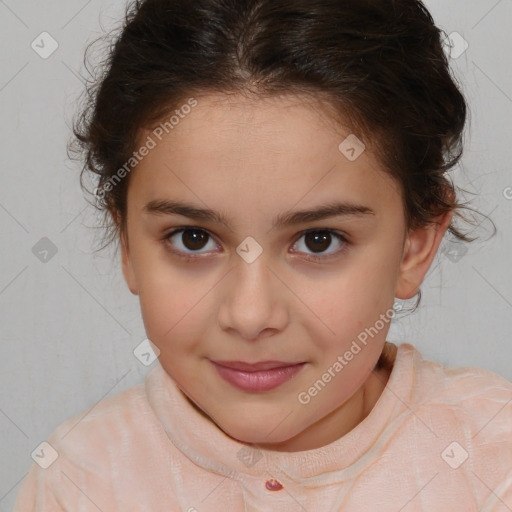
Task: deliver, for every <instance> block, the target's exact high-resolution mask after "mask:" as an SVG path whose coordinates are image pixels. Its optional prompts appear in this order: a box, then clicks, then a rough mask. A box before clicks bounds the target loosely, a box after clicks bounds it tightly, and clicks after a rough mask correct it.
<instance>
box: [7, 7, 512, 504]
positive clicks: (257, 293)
mask: <svg viewBox="0 0 512 512" xmlns="http://www.w3.org/2000/svg"><path fill="white" fill-rule="evenodd" d="M465 119H466V103H465V100H464V98H463V96H462V94H461V92H460V91H459V89H458V87H457V86H456V84H455V83H454V80H453V79H452V77H451V74H450V71H449V67H448V63H447V59H446V57H445V55H444V53H443V46H442V38H441V31H440V30H439V29H438V28H437V27H436V26H435V25H434V22H433V20H432V18H431V16H430V14H429V13H428V11H427V9H426V8H425V6H424V5H423V4H422V3H421V2H420V1H418V0H236V1H235V0H196V1H194V2H190V1H189V0H139V1H136V2H135V3H133V4H132V5H131V6H130V7H129V8H128V10H127V13H126V20H125V24H124V26H123V30H122V33H121V35H120V37H119V38H118V39H117V41H116V42H115V44H113V45H112V47H111V52H110V54H109V56H108V59H107V66H106V69H105V74H104V75H103V76H102V77H101V78H100V79H98V80H97V81H96V82H95V83H93V84H91V86H90V87H89V96H88V103H87V104H86V108H84V109H83V111H82V113H81V116H80V117H79V118H78V120H77V123H76V125H75V129H74V133H75V135H76V140H77V142H78V146H76V147H75V149H76V150H77V151H80V150H81V151H83V152H84V160H85V167H84V171H85V170H88V171H92V172H94V173H96V174H97V175H98V176H99V182H98V184H97V188H96V190H95V196H96V200H97V206H98V208H100V209H102V210H103V211H104V213H105V222H106V227H107V229H108V231H109V232H110V240H109V242H112V241H118V242H120V247H121V261H122V269H123V274H124V277H125V279H126V282H127V285H128V288H129V289H130V291H131V292H132V293H133V294H136V295H138V296H139V299H140V305H141V312H142V318H143V321H144V326H145V329H146V332H147V336H148V341H147V344H146V345H145V349H144V350H145V352H144V353H145V355H146V359H148V358H150V357H151V352H150V350H149V349H150V348H151V349H152V350H153V351H154V352H155V355H156V356H158V361H157V364H156V366H155V367H154V368H153V369H152V370H151V371H150V373H149V374H148V375H147V377H146V380H145V382H143V383H141V384H140V385H138V386H135V387H133V388H130V389H128V390H127V391H124V392H122V393H119V394H117V395H115V396H113V397H110V398H106V399H104V400H102V401H101V402H100V403H98V404H96V405H95V406H94V407H91V408H90V409H89V410H87V411H85V414H84V413H82V414H81V415H80V416H79V417H78V416H77V417H74V418H71V419H70V420H68V421H66V422H64V423H62V424H61V425H59V426H58V427H57V428H56V429H55V430H54V431H53V433H52V434H51V435H50V436H49V438H48V439H47V440H46V441H45V442H44V443H42V444H41V445H40V446H39V447H38V448H37V449H36V450H35V455H34V460H35V462H34V464H33V465H32V466H31V468H30V471H29V473H28V475H27V477H26V479H25V480H24V482H23V484H22V487H21V488H20V491H19V495H18V500H17V503H16V505H15V508H14V511H15V512H28V511H37V512H43V511H45V512H50V511H81V512H85V511H87V512H89V511H98V510H100V511H104V512H107V511H108V512H114V511H120V512H121V511H122V512H126V511H132V510H133V511H136V510H137V511H188V512H192V511H194V512H195V511H197V512H201V511H210V512H211V511H280V512H283V511H284V512H288V511H290V512H291V511H299V510H302V511H306V510H307V511H310V512H313V511H315V512H316V511H320V510H321V511H324V512H326V511H340V510H343V511H350V512H352V511H354V512H355V511H357V512H359V511H366V510H368V511H375V510H378V511H380V512H391V511H392V512H398V511H429V512H432V511H450V512H453V511H464V512H469V511H484V510H485V511H486V512H489V511H493V512H499V511H500V512H504V511H506V510H509V511H510V510H512V384H511V383H509V382H507V381H506V380H505V379H503V378H501V377H500V376H498V375H496V374H493V373H490V372H488V371H484V370H481V369H477V368H458V367H448V366H444V365H441V364H439V363H436V362H432V361H427V360H424V359H423V358H422V357H421V354H420V353H419V352H418V350H417V349H415V348H414V347H413V345H411V344H408V343H403V344H400V345H399V346H398V347H397V346H395V345H394V344H392V343H390V342H387V341H386V335H387V332H388V330H389V327H390V322H391V320H392V318H393V317H394V316H395V312H396V310H399V309H400V304H399V303H396V304H395V299H400V300H406V299H410V298H412V297H414V296H415V295H416V294H419V289H420V285H421V284H422V281H423V279H424V277H425V275H426V273H427V271H428V269H429V268H430V266H431V263H432V261H433V258H434V257H435V255H436V253H437V250H438V248H439V245H440V243H441V241H442V239H443V236H444V235H445V233H446V231H449V232H450V233H451V234H452V235H454V236H456V237H457V238H459V239H460V240H462V241H471V239H470V238H469V237H467V235H465V234H463V233H462V232H461V231H459V230H458V229H457V228H456V227H455V226H454V225H453V223H452V221H453V216H454V215H459V212H458V210H459V209H460V208H462V206H461V205H460V204H458V202H457V198H456V194H455V190H454V187H453V185H452V184H451V182H450V180H449V179H448V177H447V172H448V171H449V170H450V169H451V168H452V167H453V166H454V165H455V164H456V163H457V161H458V160H459V158H460V156H461V153H462V146H461V137H462V132H463V129H464V124H465ZM420 297H421V295H420ZM149 340H150V341H149Z"/></svg>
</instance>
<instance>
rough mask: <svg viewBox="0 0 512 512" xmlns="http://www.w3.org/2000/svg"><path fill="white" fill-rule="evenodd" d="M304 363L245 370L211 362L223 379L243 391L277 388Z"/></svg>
mask: <svg viewBox="0 0 512 512" xmlns="http://www.w3.org/2000/svg"><path fill="white" fill-rule="evenodd" d="M305 364H306V363H301V364H296V365H293V366H283V367H281V368H274V369H272V370H261V371H257V372H247V371H242V370H234V369H233V368H227V367H226V366H221V365H219V364H216V363H213V365H214V366H215V368H217V371H218V372H219V374H220V376H221V377H222V378H223V379H224V380H225V381H227V382H229V383H230V384H232V385H233V386H235V387H237V388H239V389H242V390H244V391H269V390H271V389H274V388H277V387H278V386H280V385H281V384H284V383H285V382H286V381H287V380H289V379H291V378H292V377H293V376H294V375H296V374H297V373H298V372H299V371H300V370H301V369H302V367H303V366H304V365H305Z"/></svg>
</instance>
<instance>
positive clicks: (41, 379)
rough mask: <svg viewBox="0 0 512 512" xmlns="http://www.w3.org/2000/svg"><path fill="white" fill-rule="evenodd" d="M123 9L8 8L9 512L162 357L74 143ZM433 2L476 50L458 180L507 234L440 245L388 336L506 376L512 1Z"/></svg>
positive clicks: (5, 348)
mask: <svg viewBox="0 0 512 512" xmlns="http://www.w3.org/2000/svg"><path fill="white" fill-rule="evenodd" d="M124 5H125V2H124V1H117V2H106V1H101V0H89V1H88V2H82V1H80V0H73V1H70V0H67V1H64V0H60V1H54V2H52V3H47V2H35V1H28V0H16V1H14V0H5V1H3V0H0V29H1V34H2V35H1V39H2V45H1V50H0V51H1V54H0V63H1V64H0V111H1V118H0V130H1V131H0V141H1V145H2V151H1V155H2V162H1V166H2V170H1V173H0V180H1V181H0V228H1V234H2V243H1V245H0V262H1V272H0V319H1V329H0V336H1V343H0V375H1V377H0V378H1V389H2V395H1V400H0V434H1V436H0V439H1V443H0V460H1V461H2V462H1V466H0V511H9V510H10V509H11V508H12V506H13V504H14V500H15V497H16V494H17V491H18V489H19V484H20V482H21V480H22V479H23V478H24V476H25V474H26V472H27V470H28V467H29V466H30V464H31V463H32V459H31V457H30V454H31V453H32V451H33V450H34V449H35V448H36V447H37V446H38V445H39V444H40V443H41V442H42V441H43V440H44V439H45V438H46V437H47V436H48V435H49V434H50V432H51V431H52V430H53V429H54V428H55V427H56V426H57V425H58V424H59V423H61V422H62V421H64V420H65V419H67V418H69V417H70V416H72V415H75V414H78V413H80V412H82V411H83V410H85V409H86V408H88V407H90V406H92V405H94V404H95V403H97V402H98V401H100V400H102V399H103V398H105V397H107V396H112V395H114V394H117V393H118V392H120V391H123V390H124V389H126V388H128V387H131V386H133V385H135V384H137V383H138V382H140V381H141V380H143V379H144V377H145V375H146V374H147V372H148V371H149V370H150V369H151V368H152V367H153V366H154V364H156V363H153V364H151V365H150V366H144V365H143V364H141V362H140V361H139V360H138V359H137V358H136V357H135V356H134V354H133V350H134V349H135V347H137V346H138V345H139V344H140V343H141V341H142V340H144V339H145V337H146V336H145V332H144V327H143V323H142V319H141V315H140V309H139V303H138V298H137V297H136V296H132V295H131V294H130V292H129V291H128V289H127V287H126V285H125V283H124V280H123V277H122V273H121V270H120V265H119V262H118V260H117V259H114V258H113V251H112V250H109V251H104V252H101V253H99V254H97V255H94V254H92V250H93V249H94V248H96V247H98V240H99V235H100V234H101V233H99V232H97V230H96V229H95V228H94V226H95V224H96V222H97V217H96V214H95V212H94V210H93V209H92V208H91V207H89V206H88V205H87V203H86V202H85V200H84V199H83V196H82V192H81V190H80V187H79V181H78V177H79V170H80V168H79V166H78V164H76V163H74V162H71V161H69V160H68V159H67V155H66V148H65V146H66V143H67V141H68V138H69V136H70V133H71V132H70V128H69V127H70V122H71V118H72V115H73V113H74V109H75V102H76V99H77V97H78V95H79V94H80V92H81V90H82V87H83V84H82V82H81V79H80V76H79V73H81V72H83V67H82V66H83V65H82V62H83V53H84V49H85V46H86V43H87V42H89V41H91V40H93V39H95V38H96V37H97V36H98V35H100V33H101V32H102V27H103V28H104V29H106V30H108V29H110V28H111V27H112V26H113V24H114V23H115V20H118V19H119V16H120V15H121V14H122V12H123V10H124ZM426 5H427V6H428V7H429V9H430V10H431V12H432V14H433V16H434V19H435V20H436V22H437V24H438V25H439V26H440V27H441V28H443V29H444V30H445V31H446V32H447V33H448V34H451V33H452V32H457V33H459V34H460V35H461V36H462V37H463V38H464V39H465V40H466V41H467V43H468V45H469V46H468V48H467V50H466V51H465V52H464V53H463V54H462V55H460V56H458V57H457V58H453V59H452V66H453V70H454V73H455V75H456V76H457V77H458V79H459V80H460V81H461V82H462V83H463V91H464V93H465V95H466V97H467V99H468V101H469V105H470V110H471V118H470V124H469V126H468V129H467V131H466V149H465V156H464V159H463V161H462V163H461V165H460V166H459V167H458V168H457V169H456V170H455V171H454V172H453V177H454V181H455V184H456V185H458V186H459V187H463V188H465V189H467V190H468V191H470V192H472V193H474V194H477V195H476V196H475V195H471V194H468V195H465V196H463V198H465V199H466V200H470V201H471V205H472V206H473V207H474V208H476V209H477V210H478V211H480V212H482V213H484V214H489V215H490V216H491V218H492V219H493V221H494V222H495V224H496V226H497V229H498V234H497V235H496V236H495V237H494V238H491V239H490V240H487V241H486V239H487V238H488V235H489V234H490V229H491V227H490V224H489V223H488V221H485V220H484V219H483V218H482V217H477V218H476V221H477V222H481V225H480V228H479V229H478V230H477V231H475V232H474V234H477V235H479V236H480V237H481V239H482V241H481V242H474V243H473V244H470V245H468V247H467V251H465V249H464V248H463V247H461V246H453V245H451V243H450V241H449V240H448V239H447V240H446V241H444V242H443V245H442V248H441V250H440V252H439V253H438V256H437V257H436V260H435V261H434V263H433V265H432V268H431V269H430V271H429V274H428V275H427V278H426V280H425V282H424V284H423V286H422V291H423V300H422V305H421V306H420V309H419V310H418V311H417V312H416V313H415V314H413V315H410V316H409V317H402V318H400V319H399V320H397V321H395V323H394V324H393V325H392V328H391V331H390V333H389V336H388V339H389V340H390V341H394V342H395V343H401V342H409V343H412V344H413V345H415V346H416V347H417V348H418V349H419V350H420V351H421V352H422V353H423V355H424V357H426V358H428V359H433V360H436V361H440V362H442V363H445V364H452V365H457V366H478V367H481V368H485V369H488V370H491V371H493V372H496V373H498V374H500V375H502V376H504V377H506V378H507V379H509V380H512V366H511V364H510V362H511V360H512V357H511V356H512V343H511V338H510V327H511V316H512V315H511V313H512V271H511V261H512V259H511V257H510V256H511V254H512V250H511V249H512V247H511V246H512V223H511V219H512V215H511V214H512V199H510V198H511V197H512V188H508V187H512V173H511V170H510V165H511V163H510V162H511V161H512V150H511V147H512V144H511V141H512V117H511V114H512V99H511V98H512V65H511V64H512V62H511V57H510V51H511V49H512V48H511V33H510V29H509V27H510V25H511V22H512V1H511V0H500V1H496V0H492V1H491V0H478V1H476V0H471V1H468V0H450V2H446V1H444V0H429V1H427V2H426ZM117 23H118V22H117ZM44 31H47V32H49V33H50V34H51V36H52V37H53V38H54V39H55V40H56V41H57V43H58V45H59V46H58V48H57V50H56V51H55V52H54V53H53V54H52V55H51V56H49V57H48V58H46V59H43V58H41V57H40V56H39V54H38V53H36V51H34V50H33V49H32V47H31V44H32V41H34V40H36V38H38V36H39V35H40V34H41V33H42V32H44ZM36 42H37V40H36ZM46 48H48V46H46ZM453 50H457V46H455V47H454V49H453ZM453 50H452V51H453ZM447 51H450V50H447ZM507 197H508V198H507ZM462 227H463V228H465V227H466V225H462ZM43 237H47V238H48V239H49V240H51V242H52V243H53V244H54V245H55V247H56V249H57V252H56V254H55V255H53V256H51V253H49V255H48V257H47V260H48V261H46V262H44V261H41V260H40V259H39V258H38V257H36V255H35V254H34V252H37V251H36V250H35V249H33V248H34V246H36V249H37V248H38V247H39V245H36V244H38V243H39V244H41V243H43V242H40V240H41V239H42V238H43ZM50 256H51V257H50ZM410 303H411V305H412V303H413V301H412V302H410Z"/></svg>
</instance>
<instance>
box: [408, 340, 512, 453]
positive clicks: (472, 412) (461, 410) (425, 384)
mask: <svg viewBox="0 0 512 512" xmlns="http://www.w3.org/2000/svg"><path fill="white" fill-rule="evenodd" d="M405 348H406V349H407V350H408V351H409V352H410V356H409V357H410V358H411V359H412V364H413V372H414V384H413V394H414V397H415V403H416V404H418V406H420V407H421V408H423V409H429V410H430V411H431V413H432V414H437V416H438V417H439V420H440V421H441V419H442V420H444V421H445V422H446V421H448V420H449V418H452V420H453V421H457V422H459V423H463V424H464V428H465V429H466V430H467V431H468V432H472V434H471V435H472V436H473V437H475V436H476V435H477V434H478V433H479V432H480V431H481V432H482V435H483V434H485V437H486V438H487V439H489V438H490V437H495V438H500V439H501V438H503V441H504V442H505V440H506V441H507V443H508V444H509V445H510V446H512V436H511V435H510V434H511V433H512V382H510V381H508V380H507V379H505V378H504V377H502V376H500V375H498V374H496V373H493V372H491V371H488V370H484V369H482V368H478V367H473V366H454V365H447V364H442V363H439V362H435V361H430V360H427V359H424V358H423V357H422V355H421V354H420V353H419V351H418V350H417V349H415V348H414V347H412V346H411V345H406V347H405ZM484 429H485V431H484Z"/></svg>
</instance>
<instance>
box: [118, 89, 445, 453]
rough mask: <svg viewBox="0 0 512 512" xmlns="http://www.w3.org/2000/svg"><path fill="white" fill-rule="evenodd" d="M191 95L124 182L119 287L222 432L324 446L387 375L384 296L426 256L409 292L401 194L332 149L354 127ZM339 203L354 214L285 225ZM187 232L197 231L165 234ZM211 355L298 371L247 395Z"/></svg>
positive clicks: (401, 290) (388, 301)
mask: <svg viewBox="0 0 512 512" xmlns="http://www.w3.org/2000/svg"><path fill="white" fill-rule="evenodd" d="M197 101H198V103H197V106H195V107H194V108H192V109H191V112H190V113H189V114H188V115H184V116H183V117H182V118H180V121H179V124H177V125H175V126H174V128H173V129H172V130H169V133H165V131H164V132H163V136H161V140H158V137H156V136H155V133H152V132H151V131H147V132H144V133H142V134H141V135H140V139H139V142H140V146H142V145H144V144H147V145H148V147H149V146H153V144H152V143H149V144H148V139H147V137H148V135H149V136H150V137H151V138H152V139H153V141H154V142H156V146H155V147H153V148H152V149H150V150H149V153H148V154H147V156H145V157H144V158H143V159H142V160H141V161H140V163H139V164H138V165H137V167H136V168H135V169H134V170H133V171H132V173H131V175H130V183H129V187H128V214H127V215H128V217H127V218H128V224H127V225H128V227H127V236H128V238H127V239H128V247H123V271H124V275H125V278H126V280H127V283H128V286H129V288H130V290H131V291H132V292H133V293H136V294H138V295H139V296H140V303H141V310H142V316H143V321H144V325H145V328H146V333H147V336H148V338H149V339H150V340H151V341H152V342H153V343H154V344H155V345H156V346H157V347H158V349H159V350H160V356H159V358H160V363H161V364H162V366H163V367H164V369H165V370H166V371H167V372H168V374H169V375H170V376H171V377H172V378H173V379H174V380H175V381H176V383H177V384H178V386H179V387H180V389H181V390H182V391H183V392H184V393H185V395H186V396H187V397H188V398H189V399H190V400H191V402H192V403H193V404H195V405H196V406H197V407H198V408H199V409H200V410H202V411H203V412H204V413H206V414H207V415H208V416H209V417H210V418H211V419H212V420H213V421H214V422H215V423H216V424H217V425H218V426H219V427H220V428H221V429H222V430H223V431H224V432H225V433H227V434H228V435H230V436H231V437H233V438H235V439H238V440H240V441H242V442H246V443H257V444H259V445H260V446H267V445H268V447H271V448H273V449H277V450H288V451H296V450H305V449H312V448H315V447H319V446H323V445H325V444H327V443H329V442H332V441H334V440H335V439H337V438H338V437H340V436H341V435H343V434H344V433H346V432H348V431H349V430H351V429H352V428H353V427H354V426H355V425H357V424H358V423H359V422H360V421H362V419H364V417H365V416H366V415H367V414H368V412H369V411H370V410H371V407H373V405H374V403H375V401H376V400H377V398H378V396H379V395H380V392H381V391H382V388H383V386H384V385H385V383H386V378H387V375H386V373H385V372H384V371H381V372H379V373H375V372H372V369H373V368H374V366H375V364H376V362H377V360H378V358H379V355H380V353H381V351H382V348H383V345H384V342H385V338H386V334H387V332H388V329H389V322H390V318H391V316H392V313H393V310H392V309H391V308H392V306H393V303H394V298H395V297H396V296H400V298H409V297H412V296H413V295H414V294H415V293H416V291H417V287H416V284H418V285H419V282H421V279H422V277H423V275H424V273H426V271H427V270H428V266H429V264H430V261H431V260H426V261H424V266H423V267H421V268H420V269H419V271H417V273H416V274H415V276H416V278H417V282H416V284H415V282H414V277H413V275H412V273H411V269H412V268H413V267H414V265H416V263H415V262H416V260H415V259H414V258H415V257H416V256H418V254H413V255H412V256H411V257H409V256H407V257H405V256H406V254H405V252H404V249H407V247H409V242H408V241H407V243H406V240H407V237H406V227H405V221H404V214H403V206H402V201H401V197H400V193H399V189H398V185H397V184H396V183H395V182H394V181H393V180H392V179H391V178H390V177H389V176H388V175H386V174H385V173H384V172H383V171H382V167H381V164H380V163H379V161H378V160H377V159H376V158H375V157H374V155H373V154H372V153H371V152H370V150H369V149H366V150H364V151H363V152H362V153H361V154H360V155H359V156H358V157H357V158H355V159H354V156H357V153H358V152H360V150H361V147H360V146H357V145H356V146H354V142H353V139H349V141H348V142H346V143H345V145H342V147H341V150H340V149H339V146H340V144H341V143H342V142H343V141H344V140H345V139H346V137H347V136H348V135H349V134H350V131H349V130H343V128H341V127H340V128H338V129H335V127H334V125H332V124H329V123H328V122H326V117H325V116H322V114H321V113H320V111H319V110H317V109H314V108H312V106H311V105H309V104H307V103H306V102H305V101H304V99H302V100H301V99H300V98H299V97H297V96H294V97H292V96H290V97H287V98H280V99H277V98H274V99H265V100H263V99H258V100H249V99H246V98H243V97H240V96H235V97H231V98H229V99H228V98H227V97H225V96H220V95H209V96H204V97H197ZM160 132H162V130H160V131H159V132H158V133H160ZM351 147H353V148H354V151H351ZM150 202H159V203H160V205H162V204H163V203H164V202H172V203H178V202H179V203H181V204H182V205H187V206H189V207H190V208H193V209H194V211H195V212H196V213H197V216H194V215H192V214H189V215H188V216H183V215H179V214H169V213H156V212H154V211H151V209H150V208H148V207H147V205H148V203H150ZM335 203H336V204H337V203H346V204H351V205H359V206H360V207H361V208H363V211H365V212H366V213H352V214H340V215H332V216H326V217H325V218H316V219H315V218H314V216H310V217H309V218H308V217H304V216H302V215H299V216H297V217H296V218H295V217H294V216H293V213H294V212H299V211H300V212H302V211H305V210H316V209H323V208H324V207H325V206H326V205H334V204H335ZM153 204H156V203H153ZM206 210H207V211H208V215H206V213H205V211H206ZM169 211H170V210H169ZM182 213H184V212H183V211H182ZM213 214H214V215H215V218H214V215H213ZM221 216H222V218H223V219H224V220H225V222H226V223H227V225H224V224H223V223H221V221H220V220H219V217H221ZM294 219H295V220H296V221H297V222H291V221H293V220H294ZM277 220H284V222H281V223H277V224H276V225H275V226H274V225H273V223H274V221H277ZM287 220H288V221H290V222H287ZM183 227H188V228H193V229H191V230H189V231H185V232H178V233H177V234H172V233H171V232H172V231H173V230H177V229H179V228H183ZM307 230H312V231H313V232H312V233H310V234H308V233H305V232H306V231H307ZM315 230H316V233H315ZM326 230H329V232H326ZM336 233H338V234H340V235H342V236H343V237H344V238H345V240H343V239H342V238H338V237H337V236H336ZM166 237H167V238H166ZM421 240H423V239H418V241H417V243H415V244H412V245H411V247H414V248H415V250H419V249H418V248H421V247H423V246H422V245H421V243H420V241H421ZM425 240H426V239H425ZM428 240H431V238H429V239H428ZM260 251H261V252H260ZM425 252H426V250H425ZM434 253H435V250H434ZM432 257H433V255H432ZM418 259H419V256H418ZM406 267H407V268H406ZM407 272H409V273H407ZM418 272H419V273H418ZM365 334H366V339H365ZM364 339H365V343H364V342H363V341H362V340H364ZM354 341H355V344H354ZM357 347H359V350H358V349H357ZM213 361H243V362H248V363H255V362H262V361H282V362H283V364H288V365H293V364H297V363H304V364H303V365H302V366H300V367H298V368H299V369H298V371H297V372H296V373H295V374H294V375H293V376H292V377H291V378H288V379H287V380H285V381H284V382H281V383H280V384H279V385H277V386H276V387H273V388H271V389H261V388H260V389H257V390H256V389H247V388H241V387H240V385H241V384H240V383H238V384H234V383H232V382H228V381H227V380H225V378H223V377H222V376H221V373H220V372H219V369H218V367H217V366H216V365H215V364H214V362H213ZM228 373H229V374H230V375H235V377H236V375H237V374H236V372H235V371H231V372H229V370H228ZM238 377H239V378H240V379H243V375H242V376H240V375H238ZM263 381H264V380H263ZM264 382H266V381H264ZM315 383H316V384H315ZM275 384H276V383H275V382H274V385H275ZM242 385H243V383H242ZM315 385H316V387H315ZM269 386H270V384H269Z"/></svg>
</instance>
